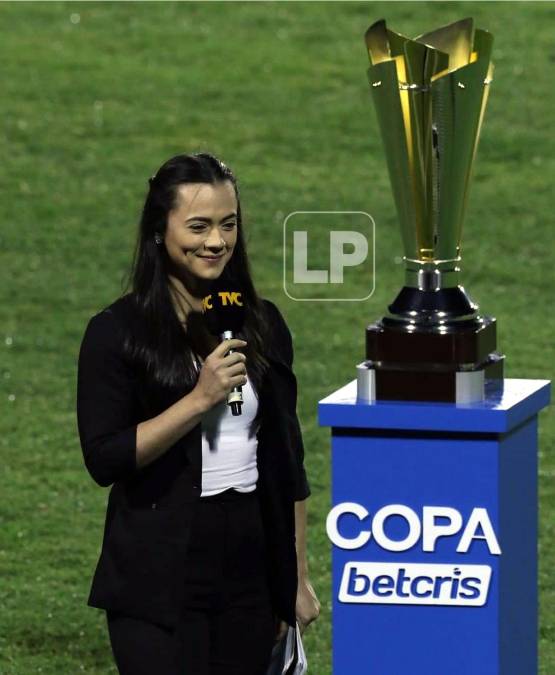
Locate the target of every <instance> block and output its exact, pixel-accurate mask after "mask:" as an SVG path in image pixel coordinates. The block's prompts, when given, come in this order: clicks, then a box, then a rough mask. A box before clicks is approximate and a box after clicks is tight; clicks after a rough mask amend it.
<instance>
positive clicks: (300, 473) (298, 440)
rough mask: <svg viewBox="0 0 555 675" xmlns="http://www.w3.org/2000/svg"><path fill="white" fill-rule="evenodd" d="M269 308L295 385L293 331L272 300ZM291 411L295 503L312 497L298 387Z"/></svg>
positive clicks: (276, 339)
mask: <svg viewBox="0 0 555 675" xmlns="http://www.w3.org/2000/svg"><path fill="white" fill-rule="evenodd" d="M266 303H267V306H268V307H269V310H270V312H271V316H272V328H273V330H274V339H275V342H276V344H277V345H278V346H279V352H280V354H281V355H282V357H283V359H284V360H285V363H286V365H287V366H288V367H289V369H290V371H291V374H292V375H293V379H294V380H295V385H296V382H297V378H296V377H295V373H294V372H293V358H294V350H293V338H292V336H291V331H290V330H289V327H288V326H287V323H286V322H285V319H284V318H283V316H282V315H281V312H280V311H279V309H278V308H277V306H276V305H275V304H274V303H273V302H271V301H270V300H266ZM291 410H292V411H293V415H292V419H291V423H292V429H291V431H292V437H293V439H294V453H295V459H296V464H297V476H296V485H295V501H297V502H300V501H303V500H304V499H306V498H307V497H309V496H310V494H311V490H310V484H309V482H308V479H307V476H306V471H305V468H304V443H303V436H302V431H301V425H300V423H299V417H298V415H297V387H296V386H295V392H294V398H293V401H291Z"/></svg>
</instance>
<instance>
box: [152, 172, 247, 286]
mask: <svg viewBox="0 0 555 675" xmlns="http://www.w3.org/2000/svg"><path fill="white" fill-rule="evenodd" d="M164 239H165V244H166V249H167V251H168V255H169V257H170V260H171V263H172V267H173V268H174V269H173V270H172V271H173V273H174V274H176V276H178V277H180V278H181V279H182V280H183V281H185V282H187V281H189V282H190V283H191V284H192V285H195V284H198V282H199V281H201V280H206V281H211V280H213V279H217V278H218V277H219V276H220V275H221V273H222V271H223V269H224V267H225V266H226V264H227V262H228V261H229V259H230V258H231V256H232V254H233V249H234V247H235V243H236V241H237V198H236V197H235V190H234V189H233V185H232V183H231V182H230V181H224V182H222V183H216V184H215V185H211V184H210V183H187V184H183V185H181V186H180V187H179V188H178V190H177V202H176V206H175V208H174V209H172V210H171V211H170V212H169V213H168V222H167V227H166V233H165V237H164ZM210 258H212V260H210Z"/></svg>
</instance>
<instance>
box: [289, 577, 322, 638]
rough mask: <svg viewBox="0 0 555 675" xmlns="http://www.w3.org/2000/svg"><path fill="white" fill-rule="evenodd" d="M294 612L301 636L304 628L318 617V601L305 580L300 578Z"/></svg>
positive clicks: (310, 585) (309, 584)
mask: <svg viewBox="0 0 555 675" xmlns="http://www.w3.org/2000/svg"><path fill="white" fill-rule="evenodd" d="M295 612H296V615H297V621H298V623H299V629H300V631H301V635H302V633H304V630H305V628H306V627H307V626H308V625H309V624H311V623H312V622H313V621H314V620H315V619H317V618H318V616H319V615H320V601H319V600H318V598H317V597H316V593H315V591H314V588H313V587H312V584H311V583H310V581H309V580H308V579H307V578H303V577H301V578H300V579H299V584H298V587H297V602H296V605H295Z"/></svg>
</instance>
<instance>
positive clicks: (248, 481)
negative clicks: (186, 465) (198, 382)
mask: <svg viewBox="0 0 555 675" xmlns="http://www.w3.org/2000/svg"><path fill="white" fill-rule="evenodd" d="M198 358H199V357H197V359H196V360H198ZM196 366H197V370H199V369H200V367H199V364H198V363H196ZM242 392H243V405H242V406H241V414H240V415H237V416H234V415H232V414H231V408H230V407H229V406H228V405H227V401H226V400H225V399H224V400H223V401H220V403H217V404H216V405H215V406H213V407H212V408H211V409H210V410H208V411H207V412H205V413H204V414H203V415H202V418H201V427H202V492H201V497H209V496H210V495H215V494H218V493H219V492H223V491H224V490H227V489H229V488H235V489H236V490H237V491H238V492H252V491H253V490H254V489H255V488H256V481H257V480H258V468H257V465H256V448H257V445H258V439H257V438H256V431H255V433H254V434H253V436H252V437H251V438H249V437H248V431H249V426H250V423H251V422H252V420H253V419H254V418H255V416H256V412H257V410H258V397H257V396H256V392H255V390H254V388H253V387H252V385H251V382H250V379H249V378H248V375H247V383H246V384H245V385H242Z"/></svg>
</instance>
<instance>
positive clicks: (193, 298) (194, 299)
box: [168, 274, 204, 323]
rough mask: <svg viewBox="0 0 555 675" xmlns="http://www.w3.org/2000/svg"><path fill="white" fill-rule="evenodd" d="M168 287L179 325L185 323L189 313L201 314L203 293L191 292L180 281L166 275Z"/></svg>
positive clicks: (170, 275)
mask: <svg viewBox="0 0 555 675" xmlns="http://www.w3.org/2000/svg"><path fill="white" fill-rule="evenodd" d="M168 287H169V290H170V296H171V299H172V302H173V306H174V307H175V311H176V313H177V316H178V317H179V320H180V321H181V323H186V321H187V316H188V315H189V314H190V313H191V312H197V313H199V314H200V313H202V298H203V297H204V293H202V292H201V291H200V289H199V290H198V291H193V292H191V291H190V290H189V289H188V288H187V287H186V286H185V284H184V283H183V281H181V279H179V278H178V277H176V276H173V275H172V274H168Z"/></svg>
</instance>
